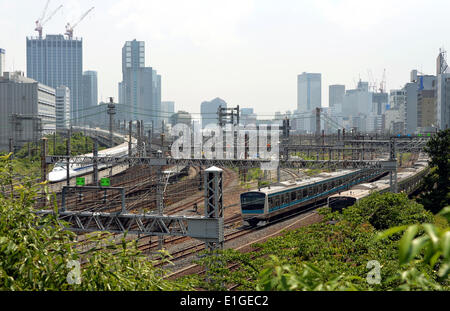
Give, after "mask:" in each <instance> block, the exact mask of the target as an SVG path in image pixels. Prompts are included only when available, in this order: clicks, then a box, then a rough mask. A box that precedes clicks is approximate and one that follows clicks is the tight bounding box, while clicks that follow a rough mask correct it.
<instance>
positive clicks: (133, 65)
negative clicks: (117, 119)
mask: <svg viewBox="0 0 450 311" xmlns="http://www.w3.org/2000/svg"><path fill="white" fill-rule="evenodd" d="M122 76H123V80H122V82H121V83H119V104H121V105H124V106H125V107H124V108H127V109H128V110H129V113H128V115H127V119H128V120H144V122H145V123H147V124H148V123H153V125H154V128H155V130H157V131H159V130H158V129H159V128H160V126H157V124H159V123H160V122H159V120H160V118H161V115H160V112H161V76H160V75H158V74H157V72H156V70H153V68H152V67H145V42H144V41H136V39H135V40H133V41H127V42H125V45H124V46H123V48H122Z"/></svg>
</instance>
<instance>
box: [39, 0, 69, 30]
mask: <svg viewBox="0 0 450 311" xmlns="http://www.w3.org/2000/svg"><path fill="white" fill-rule="evenodd" d="M49 2H50V0H49V1H48V2H47V6H48V3H49ZM47 6H46V9H45V10H47ZM62 7H63V6H62V5H60V6H59V7H57V8H56V9H55V10H54V11H53V12H52V13H51V14H50V15H49V16H48V17H47V18H46V19H45V20H44V21H43V22H41V21H42V18H41V19H39V20H37V21H36V29H35V30H36V31H37V32H38V33H39V38H42V27H43V26H44V25H45V24H46V23H47V22H48V21H49V20H50V19H51V18H52V17H53V16H54V15H55V14H56V13H57V12H58V11H59V10H60V9H61V8H62ZM44 13H45V12H44ZM42 16H44V14H43V15H42Z"/></svg>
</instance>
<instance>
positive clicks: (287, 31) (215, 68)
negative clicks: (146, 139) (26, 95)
mask: <svg viewBox="0 0 450 311" xmlns="http://www.w3.org/2000/svg"><path fill="white" fill-rule="evenodd" d="M46 1H47V0H0V48H4V49H5V50H6V69H7V71H12V70H21V71H24V72H26V46H25V44H26V37H27V36H36V35H37V32H35V31H34V28H35V21H36V20H37V19H38V18H39V16H40V15H41V13H42V11H43V9H44V6H45V3H46ZM60 4H62V5H63V9H62V10H60V11H59V12H58V13H57V14H56V15H55V16H54V18H53V19H51V20H50V21H49V22H48V23H47V24H46V25H45V26H44V35H45V34H59V33H64V30H65V29H64V26H65V24H66V23H67V22H74V21H75V20H76V19H77V18H79V17H80V16H81V15H82V14H83V13H84V12H85V11H87V10H88V9H89V8H91V7H92V6H94V7H95V9H94V10H93V11H92V12H91V13H90V14H89V15H88V16H87V17H86V18H85V19H84V20H83V21H82V22H81V23H80V24H79V25H78V26H77V27H76V28H75V30H74V36H76V37H82V38H83V70H85V71H86V70H95V71H97V72H98V79H99V80H98V88H99V90H98V94H99V100H102V99H103V100H105V101H106V100H107V98H108V97H114V98H116V99H117V96H118V90H117V88H118V86H117V85H118V82H120V81H121V79H122V68H121V64H122V63H121V56H122V55H121V53H122V46H123V45H124V43H125V41H130V40H133V39H136V40H138V41H145V44H146V66H149V67H153V68H154V69H156V70H157V72H158V74H161V76H162V100H163V101H174V102H175V109H176V110H187V111H189V112H193V113H198V112H200V104H201V102H203V101H206V100H208V101H209V100H212V99H214V98H216V97H220V98H222V99H224V100H225V101H226V102H227V103H228V106H229V107H231V106H233V107H234V106H237V105H239V106H240V107H252V108H254V109H255V112H256V113H258V114H260V115H274V113H275V112H276V111H281V112H285V111H286V110H291V111H293V110H295V109H296V106H297V75H298V74H301V73H302V72H314V73H316V72H317V73H321V74H322V105H323V106H328V86H329V85H331V84H345V85H346V88H347V89H352V88H355V86H356V84H357V82H358V80H359V79H360V78H361V79H362V80H365V81H369V82H370V83H373V82H377V83H378V85H379V84H380V82H381V80H382V77H383V72H384V70H385V71H386V83H387V90H390V89H397V88H401V87H402V86H403V85H404V84H405V83H407V82H408V80H409V76H410V71H411V70H412V69H417V70H419V72H423V73H424V74H435V73H436V72H435V71H436V57H437V55H438V53H439V48H442V47H443V48H449V47H450V36H449V33H450V23H448V22H447V20H446V16H447V15H448V12H449V11H450V2H449V1H447V0H442V1H441V0H427V1H423V0H421V1H418V0H395V1H392V0H377V1H373V0H372V1H366V0H320V1H317V0H292V1H291V0H227V1H223V0H221V1H217V0H189V1H186V0H161V1H160V0H78V1H76V0H51V1H50V5H49V9H48V12H51V11H52V10H53V9H55V8H56V7H57V6H59V5H60Z"/></svg>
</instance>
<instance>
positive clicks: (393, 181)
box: [389, 138, 398, 193]
mask: <svg viewBox="0 0 450 311" xmlns="http://www.w3.org/2000/svg"><path fill="white" fill-rule="evenodd" d="M395 153H396V151H395V140H394V139H393V138H391V139H390V142H389V161H392V162H395V168H393V169H392V170H391V172H390V174H389V185H390V187H391V192H393V193H397V192H398V184H397V157H396V154H395Z"/></svg>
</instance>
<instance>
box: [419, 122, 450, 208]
mask: <svg viewBox="0 0 450 311" xmlns="http://www.w3.org/2000/svg"><path fill="white" fill-rule="evenodd" d="M425 152H427V153H428V155H429V156H430V158H431V161H430V166H432V167H433V168H434V169H433V170H432V173H431V174H430V175H428V176H427V178H426V179H425V181H424V185H425V186H424V187H425V188H424V190H425V191H424V194H423V195H422V196H421V198H420V203H422V204H423V205H424V206H425V208H427V209H428V210H430V211H432V212H433V213H438V212H439V211H440V210H441V209H443V208H444V207H445V206H447V205H449V204H450V178H449V173H450V156H449V154H450V129H446V130H444V131H440V132H438V133H437V134H436V135H435V136H433V137H432V138H431V139H430V141H429V142H428V143H427V146H426V147H425Z"/></svg>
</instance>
